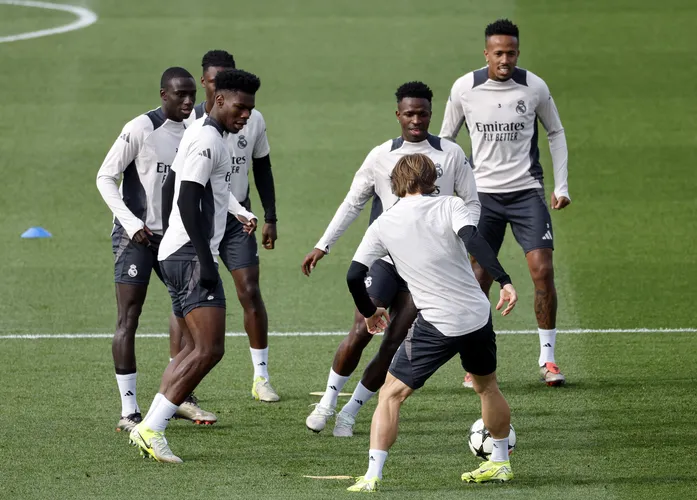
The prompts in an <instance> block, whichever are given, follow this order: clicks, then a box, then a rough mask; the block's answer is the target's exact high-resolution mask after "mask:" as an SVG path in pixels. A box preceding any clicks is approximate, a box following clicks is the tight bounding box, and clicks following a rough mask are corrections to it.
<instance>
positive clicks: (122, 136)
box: [119, 132, 131, 143]
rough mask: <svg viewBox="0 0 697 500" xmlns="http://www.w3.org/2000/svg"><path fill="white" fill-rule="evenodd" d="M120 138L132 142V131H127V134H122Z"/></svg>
mask: <svg viewBox="0 0 697 500" xmlns="http://www.w3.org/2000/svg"><path fill="white" fill-rule="evenodd" d="M119 139H123V140H124V141H126V142H128V143H130V142H131V133H130V132H127V133H125V134H121V135H120V136H119Z"/></svg>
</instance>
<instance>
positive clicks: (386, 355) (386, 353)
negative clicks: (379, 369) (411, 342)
mask: <svg viewBox="0 0 697 500" xmlns="http://www.w3.org/2000/svg"><path fill="white" fill-rule="evenodd" d="M402 341H403V339H402V337H401V336H393V335H386V336H385V337H384V338H383V339H382V343H381V344H380V350H378V356H379V357H380V359H381V360H387V362H390V361H392V358H393V357H394V354H395V353H396V352H397V349H399V346H400V345H402Z"/></svg>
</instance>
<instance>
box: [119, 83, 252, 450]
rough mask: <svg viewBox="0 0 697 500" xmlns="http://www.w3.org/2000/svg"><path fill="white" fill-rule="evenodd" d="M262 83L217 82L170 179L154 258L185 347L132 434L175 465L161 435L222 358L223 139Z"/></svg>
mask: <svg viewBox="0 0 697 500" xmlns="http://www.w3.org/2000/svg"><path fill="white" fill-rule="evenodd" d="M259 86H260V82H259V79H258V78H257V77H256V76H254V75H252V74H251V73H247V72H246V71H242V70H228V71H222V72H220V73H218V74H217V75H216V77H215V87H216V91H215V106H214V107H213V109H212V110H211V113H210V115H209V116H208V117H207V118H206V119H205V120H197V121H196V122H195V123H194V124H193V125H191V126H190V127H189V128H188V129H187V131H186V132H185V133H184V137H183V138H182V141H181V144H180V146H179V151H178V153H177V156H176V158H175V160H174V163H173V165H172V172H173V173H171V174H170V175H174V176H175V180H174V182H175V189H174V197H173V199H174V203H173V206H172V212H171V215H170V216H169V218H168V221H169V225H168V227H167V230H166V231H165V235H164V237H163V238H162V242H161V244H160V250H159V252H158V260H159V261H160V267H161V270H162V276H163V278H164V281H165V284H166V285H167V288H168V290H169V293H170V296H171V298H172V310H173V311H174V314H175V316H176V317H177V321H178V322H179V326H180V328H181V329H182V330H183V331H184V335H185V336H186V337H189V338H186V345H185V347H184V349H182V350H181V351H180V352H179V354H177V356H176V357H175V358H174V359H173V360H172V361H171V362H170V363H169V365H168V366H167V369H166V370H165V372H164V375H163V376H162V383H161V384H160V390H159V392H158V394H157V395H156V396H155V398H154V400H153V402H152V405H151V406H150V410H149V411H148V414H147V415H146V416H145V418H144V419H143V421H142V422H141V423H140V424H138V425H136V426H135V427H134V428H133V430H132V431H131V434H130V441H131V443H132V444H133V445H135V446H138V447H139V448H140V451H141V453H142V454H146V453H147V454H149V455H150V456H152V457H153V458H155V459H156V460H158V461H160V462H172V463H178V462H181V461H182V460H181V459H180V458H179V457H177V456H175V455H174V454H173V453H172V451H171V450H170V448H169V445H168V444H167V440H166V439H165V435H164V431H165V428H166V427H167V423H168V422H169V420H170V419H171V418H172V417H173V416H174V414H175V412H176V411H177V408H178V407H179V405H180V404H181V403H182V402H183V401H184V400H185V399H186V397H187V396H188V395H189V394H191V392H192V391H193V390H194V389H195V388H196V386H197V385H198V384H199V382H200V381H201V380H202V379H203V377H205V376H206V374H208V372H210V371H211V370H212V369H213V367H214V366H215V365H216V364H217V363H218V362H219V361H220V359H221V358H222V357H223V353H224V352H225V294H224V291H223V285H222V282H221V280H220V275H219V274H218V268H217V266H218V264H217V261H216V257H217V255H218V246H219V244H220V240H221V239H222V238H223V233H224V232H225V223H226V220H227V212H228V208H229V204H230V182H231V177H232V162H231V160H230V153H229V151H228V149H227V145H226V143H225V134H227V133H233V134H235V133H238V132H239V131H240V130H242V128H243V127H244V125H245V123H246V122H247V120H248V119H249V116H250V114H251V112H252V110H253V109H254V104H255V94H256V92H257V90H258V89H259Z"/></svg>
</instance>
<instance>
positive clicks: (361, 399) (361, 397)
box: [341, 382, 375, 417]
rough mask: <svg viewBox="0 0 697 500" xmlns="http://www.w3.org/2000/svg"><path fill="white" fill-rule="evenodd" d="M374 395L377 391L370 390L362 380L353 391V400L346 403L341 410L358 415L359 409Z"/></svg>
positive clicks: (353, 415)
mask: <svg viewBox="0 0 697 500" xmlns="http://www.w3.org/2000/svg"><path fill="white" fill-rule="evenodd" d="M374 395H375V393H374V392H373V391H369V390H368V389H366V387H365V386H364V385H363V384H362V383H361V382H358V386H356V390H355V391H353V394H352V395H351V400H350V401H349V402H348V403H346V404H345V405H344V407H343V408H342V409H341V411H343V412H344V413H348V414H349V415H351V416H352V417H355V416H356V415H358V410H360V409H361V408H362V407H363V405H364V404H366V403H367V402H368V400H369V399H370V398H372V397H373V396H374Z"/></svg>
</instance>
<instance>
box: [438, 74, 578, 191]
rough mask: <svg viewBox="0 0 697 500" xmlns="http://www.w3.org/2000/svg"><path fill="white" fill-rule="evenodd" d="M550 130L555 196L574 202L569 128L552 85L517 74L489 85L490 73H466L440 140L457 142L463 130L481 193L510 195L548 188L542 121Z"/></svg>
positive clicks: (448, 109) (449, 107)
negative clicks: (569, 169) (570, 182)
mask: <svg viewBox="0 0 697 500" xmlns="http://www.w3.org/2000/svg"><path fill="white" fill-rule="evenodd" d="M538 119H539V120H540V122H541V123H542V126H543V127H544V128H545V129H546V130H547V134H548V138H549V143H550V150H551V153H552V163H553V165H554V183H555V188H554V192H555V194H556V195H557V196H567V197H568V196H569V192H568V191H569V188H568V184H567V177H568V174H567V162H568V150H567V148H566V138H565V136H564V128H563V127H562V124H561V120H560V118H559V112H558V111H557V107H556V105H555V104H554V99H552V96H551V95H550V93H549V88H548V87H547V84H546V83H545V82H544V81H543V80H542V79H541V78H540V77H538V76H537V75H535V74H533V73H531V72H530V71H526V70H524V69H522V68H515V70H514V71H513V76H512V77H511V78H510V79H508V80H506V81H505V82H500V81H496V80H491V79H489V76H488V69H487V68H486V67H484V68H481V69H479V70H477V71H473V72H470V73H467V74H466V75H465V76H463V77H461V78H460V79H458V80H457V81H456V82H455V84H454V85H453V87H452V90H451V92H450V97H449V99H448V102H447V104H446V107H445V116H444V118H443V126H442V128H441V131H440V135H441V137H444V138H447V139H450V140H455V138H456V137H457V134H458V132H459V131H460V128H461V127H462V125H463V124H464V125H465V126H466V127H467V130H468V131H469V135H470V139H471V142H472V156H471V158H470V160H471V161H472V165H473V168H474V177H475V179H476V180H477V189H478V190H479V191H480V192H482V193H508V192H513V191H521V190H524V189H539V188H542V187H543V176H542V166H541V164H540V151H539V148H538V145H537V142H538V130H537V120H538Z"/></svg>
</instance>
